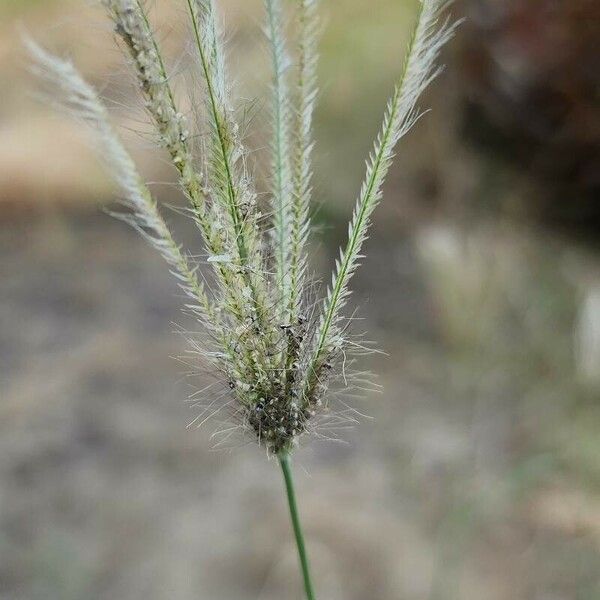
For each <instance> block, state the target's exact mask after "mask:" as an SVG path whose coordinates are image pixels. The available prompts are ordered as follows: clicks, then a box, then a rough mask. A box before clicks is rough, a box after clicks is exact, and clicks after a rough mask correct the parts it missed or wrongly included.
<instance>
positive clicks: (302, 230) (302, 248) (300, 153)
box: [289, 0, 319, 323]
mask: <svg viewBox="0 0 600 600" xmlns="http://www.w3.org/2000/svg"><path fill="white" fill-rule="evenodd" d="M298 23H299V43H298V56H297V61H298V65H297V87H296V103H295V115H294V131H293V139H292V144H293V146H292V164H293V168H292V233H291V242H290V252H291V257H290V304H289V312H290V322H291V323H295V322H297V320H298V316H299V315H300V306H301V301H302V290H303V284H304V280H305V279H304V278H305V276H306V269H307V264H306V263H307V256H306V244H307V241H308V236H309V233H310V221H309V214H310V203H311V197H312V149H313V140H312V127H313V113H314V108H315V103H316V99H317V61H318V53H317V37H318V35H319V18H318V11H317V0H300V6H299V8H298Z"/></svg>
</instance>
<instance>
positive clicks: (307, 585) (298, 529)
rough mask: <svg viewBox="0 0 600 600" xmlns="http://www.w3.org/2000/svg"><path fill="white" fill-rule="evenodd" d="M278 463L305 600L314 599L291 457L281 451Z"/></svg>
mask: <svg viewBox="0 0 600 600" xmlns="http://www.w3.org/2000/svg"><path fill="white" fill-rule="evenodd" d="M279 464H280V465H281V470H282V471H283V478H284V480H285V490H286V492H287V499H288V504H289V507H290V516H291V518H292V525H293V527H294V535H295V536H296V546H298V556H299V557H300V566H301V567H302V577H303V578H304V589H305V590H306V598H307V600H315V591H314V589H313V584H312V581H311V578H310V567H309V565H308V556H307V554H306V546H305V544H304V534H303V533H302V525H301V524H300V516H299V515H298V505H297V504H296V492H295V490H294V479H293V477H292V459H291V458H290V455H289V454H288V453H287V452H282V453H281V454H280V455H279Z"/></svg>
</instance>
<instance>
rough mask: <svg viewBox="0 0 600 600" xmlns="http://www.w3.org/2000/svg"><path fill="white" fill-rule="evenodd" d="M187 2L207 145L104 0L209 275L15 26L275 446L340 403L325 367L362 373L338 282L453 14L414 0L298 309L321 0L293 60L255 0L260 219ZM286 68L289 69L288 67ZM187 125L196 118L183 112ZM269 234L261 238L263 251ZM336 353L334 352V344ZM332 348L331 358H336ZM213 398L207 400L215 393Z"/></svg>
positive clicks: (194, 4)
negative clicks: (357, 179) (266, 157)
mask: <svg viewBox="0 0 600 600" xmlns="http://www.w3.org/2000/svg"><path fill="white" fill-rule="evenodd" d="M181 1H182V2H184V3H185V5H186V9H187V12H188V14H189V17H190V22H191V29H192V37H193V42H194V43H193V51H194V55H195V56H196V58H197V64H198V71H199V73H200V76H201V81H202V84H203V93H204V113H205V117H206V119H205V120H206V124H205V127H206V130H207V132H208V135H207V136H206V143H205V150H204V152H203V154H202V155H201V156H197V155H196V153H195V151H194V150H193V148H192V146H191V145H190V142H189V126H188V119H187V117H186V116H185V115H183V114H182V113H181V112H180V110H179V109H178V105H177V99H176V98H175V94H174V91H173V89H172V88H171V85H170V82H169V76H168V73H167V69H166V66H165V62H164V60H163V58H162V56H161V51H160V48H159V44H158V43H157V41H156V38H155V36H154V34H153V31H152V28H151V25H150V21H149V18H148V14H147V12H146V9H145V6H144V4H143V1H142V0H102V4H103V5H104V7H105V8H106V10H107V12H108V15H109V16H110V18H111V19H112V21H113V23H114V26H115V31H116V33H117V35H118V37H119V38H120V39H121V40H122V42H123V45H124V46H125V48H126V50H127V54H128V56H129V58H130V62H131V63H132V66H133V70H134V72H135V76H136V79H137V82H138V86H139V89H140V93H141V95H142V98H143V100H144V105H145V107H146V110H147V112H148V114H149V116H150V118H151V120H152V122H153V124H154V126H155V129H156V133H157V140H158V143H159V145H160V146H161V147H162V148H164V149H165V150H166V151H167V152H168V154H169V156H170V157H171V161H172V163H173V166H174V168H175V169H176V170H177V172H178V174H179V185H180V188H181V190H182V192H183V193H184V195H185V196H186V197H187V199H188V201H189V212H190V214H191V216H192V218H193V219H194V221H195V223H196V224H197V226H198V229H199V231H200V233H201V234H202V239H203V242H204V245H205V248H206V251H207V255H208V258H207V263H208V265H209V266H210V268H211V269H212V271H213V274H214V283H213V284H212V285H211V286H209V287H205V285H204V284H203V283H202V280H201V279H200V278H199V277H198V272H197V266H196V264H194V262H193V261H192V260H191V259H190V257H189V256H187V255H186V254H185V253H184V252H183V251H182V249H181V247H180V246H179V245H178V244H177V243H176V242H175V241H174V239H173V236H172V235H171V232H170V231H169V228H168V226H167V224H166V223H165V221H164V219H163V217H162V216H161V214H160V211H159V208H158V206H157V204H156V202H155V201H154V199H153V198H152V195H151V194H150V192H149V190H148V188H147V187H146V185H145V184H144V182H143V181H142V179H141V177H140V175H139V174H138V172H137V171H136V169H135V165H134V163H133V161H132V159H131V157H130V156H129V154H128V153H127V151H126V149H125V148H124V146H123V144H122V143H121V141H120V140H119V138H118V137H117V135H116V133H115V131H114V129H113V127H112V125H111V124H110V121H109V119H108V114H107V111H106V109H105V108H104V107H103V105H102V104H101V102H100V100H99V99H98V96H97V94H96V93H95V91H94V90H93V89H92V88H91V86H89V85H88V84H87V83H86V82H85V81H84V80H83V79H82V77H81V76H80V75H79V74H78V73H77V71H76V70H75V69H74V68H73V66H72V65H71V64H70V63H68V62H66V61H63V60H61V59H58V58H55V57H53V56H51V55H49V54H48V53H46V52H45V51H44V50H42V49H41V48H39V46H37V45H35V44H33V43H32V42H27V44H28V46H29V49H30V52H31V54H32V55H33V57H34V59H35V61H36V65H37V70H38V71H39V72H40V74H41V76H42V77H43V78H44V79H45V80H46V81H48V82H49V83H51V84H52V85H53V86H54V87H55V88H57V90H58V92H59V93H60V94H59V95H60V99H61V101H62V104H63V106H65V107H67V108H68V109H69V110H70V111H71V112H72V113H73V114H74V115H75V116H76V117H77V118H79V119H81V120H83V121H85V122H86V123H87V124H89V125H90V126H91V127H92V129H93V130H94V131H95V132H96V135H97V138H98V141H99V145H100V148H101V152H102V155H103V156H104V157H105V159H106V161H107V163H108V165H109V168H110V170H111V172H112V173H113V175H114V177H115V180H116V181H117V183H118V184H119V186H120V189H121V193H122V195H123V197H124V200H123V202H124V204H125V205H126V206H127V207H128V209H129V212H128V213H127V214H125V215H120V218H122V219H124V220H126V221H127V222H128V223H129V224H130V225H132V226H133V227H134V228H135V229H137V230H138V231H139V232H140V233H141V234H142V235H143V236H144V237H145V238H146V239H147V240H148V241H150V242H151V243H152V245H153V246H154V247H155V248H156V249H157V250H158V251H159V252H160V253H161V254H162V255H163V257H164V258H165V260H166V261H167V263H168V264H169V267H170V269H171V271H172V272H173V274H174V275H175V276H176V277H177V279H178V281H179V285H180V286H181V287H182V289H183V290H184V292H185V294H186V296H187V297H188V308H191V309H192V310H193V312H194V315H195V316H196V318H197V319H198V321H199V322H200V323H201V324H202V325H203V326H204V329H205V330H206V332H207V340H206V342H207V346H208V348H207V349H200V348H199V345H198V343H197V342H196V341H195V340H193V341H192V344H193V348H194V350H199V351H200V353H201V354H203V355H204V356H205V357H206V358H208V359H209V360H210V362H211V363H212V364H213V366H214V367H216V369H218V371H219V372H220V373H222V381H223V384H224V385H225V386H226V387H227V388H228V393H230V394H231V396H232V399H231V400H230V401H229V402H227V403H226V404H225V405H231V404H232V403H233V404H234V405H235V406H236V408H235V409H234V410H233V413H234V414H235V415H236V418H237V419H238V420H239V422H240V424H241V425H242V426H243V427H245V428H246V429H248V430H250V431H251V432H252V433H253V435H254V436H255V438H256V439H257V440H258V442H259V444H261V445H262V446H264V447H266V448H267V450H268V452H269V453H272V454H279V455H281V456H284V455H285V454H286V453H288V452H289V451H290V450H291V449H292V448H293V446H294V445H295V444H296V443H297V442H298V440H299V439H300V437H301V436H302V435H303V434H305V433H307V432H311V431H314V430H315V422H317V421H318V420H319V418H320V419H321V421H323V420H325V421H327V422H328V425H329V426H331V427H337V426H339V425H340V424H344V423H346V422H347V421H349V420H352V419H353V418H352V417H348V413H347V411H345V413H343V414H339V415H329V416H327V415H326V414H325V413H324V412H323V410H322V407H323V406H324V405H325V404H326V399H325V393H326V391H327V389H328V387H329V386H330V384H331V383H332V381H333V380H334V379H335V378H336V377H342V378H343V379H344V380H345V382H346V384H347V385H348V386H349V387H351V386H353V385H355V386H358V387H363V386H364V385H365V384H364V382H365V377H366V374H365V373H361V372H359V371H356V372H355V373H354V375H353V376H349V375H348V374H347V368H349V367H351V366H352V362H353V359H346V357H347V355H348V352H349V351H352V350H354V351H359V353H360V351H363V350H365V348H364V346H362V345H361V344H359V343H358V342H356V341H352V340H350V339H349V338H348V336H347V335H346V333H345V331H346V329H347V320H346V319H345V318H344V316H343V310H344V307H345V305H346V303H347V300H348V297H349V295H350V288H349V283H350V280H351V278H352V275H353V274H354V272H355V270H356V268H357V267H358V265H359V263H360V260H361V258H362V256H363V254H362V253H363V245H364V243H365V241H366V239H367V237H368V233H369V226H370V222H371V216H372V214H373V211H374V209H375V208H376V206H377V204H378V203H379V202H380V200H381V196H382V191H381V190H382V186H383V183H384V181H385V177H386V175H387V173H388V170H389V168H390V165H391V162H392V159H393V156H394V148H395V146H396V144H397V143H398V141H399V140H400V139H401V138H402V136H404V135H405V134H406V133H407V132H408V131H409V130H410V128H411V127H412V125H413V124H414V123H415V122H416V120H417V119H418V118H419V116H420V115H421V112H420V111H419V108H418V107H417V101H418V98H419V96H420V95H421V93H422V92H423V90H424V89H425V88H426V87H427V85H429V83H430V82H431V81H432V80H433V79H434V78H435V77H436V75H437V74H438V72H439V69H438V68H437V67H436V61H437V58H438V55H439V52H440V50H441V48H442V46H443V45H444V44H445V43H446V42H447V41H448V40H449V39H450V38H451V37H452V35H453V33H454V29H455V26H456V25H455V24H452V23H450V22H449V21H447V20H446V21H442V22H440V13H441V12H442V10H443V9H444V4H443V1H442V0H421V3H420V10H419V16H418V22H417V25H416V27H415V30H414V32H413V36H412V38H411V41H410V43H409V46H408V51H407V55H406V58H405V61H404V65H403V68H402V71H401V76H400V78H399V81H398V83H397V85H396V87H395V89H394V92H393V94H392V97H391V99H390V101H389V103H388V106H387V109H386V111H385V115H384V119H383V125H382V127H381V131H380V133H379V135H378V137H377V139H376V141H375V144H374V148H373V151H372V153H371V155H370V157H369V160H368V161H367V172H366V176H365V180H364V183H363V185H362V188H361V190H360V194H359V197H358V200H357V202H356V206H355V209H354V213H353V216H352V219H351V221H350V224H349V227H348V241H347V243H346V245H345V247H344V248H343V249H342V250H341V251H340V256H339V259H338V260H337V261H336V267H335V270H334V273H333V275H332V281H331V286H330V288H329V289H328V292H327V295H326V297H325V298H324V299H323V300H322V301H321V302H318V303H315V304H314V305H313V308H311V310H308V308H307V305H306V297H307V296H308V295H309V290H310V289H311V283H310V281H308V277H307V274H306V271H307V242H308V237H309V235H310V219H309V215H310V204H311V199H312V195H313V192H312V176H313V175H312V150H313V132H312V129H313V112H314V107H315V103H316V98H317V72H316V66H317V58H318V55H317V38H318V34H319V20H318V15H317V5H318V0H298V8H297V21H296V22H297V25H298V34H299V36H298V37H299V40H298V44H297V47H296V51H295V53H294V56H295V64H294V63H292V61H291V57H290V56H288V53H287V49H286V45H285V36H284V22H285V15H284V11H283V9H282V5H281V0H264V6H265V14H266V34H267V38H268V40H269V47H270V54H271V62H272V69H273V76H272V85H271V119H272V143H271V177H270V193H269V201H268V205H269V209H270V214H269V215H268V217H269V219H268V220H269V221H270V222H269V224H268V225H269V226H268V227H265V226H264V224H263V223H264V222H265V221H266V220H267V219H265V218H264V216H263V215H261V213H260V211H259V206H258V203H257V200H256V198H257V195H256V191H255V187H256V186H255V181H254V178H253V176H252V174H251V173H249V172H248V169H247V166H246V151H245V149H244V147H243V145H242V143H241V140H240V136H239V131H238V125H237V123H236V119H235V114H234V111H233V108H232V103H231V97H232V89H231V85H230V84H229V81H228V79H227V72H226V65H225V60H224V51H223V45H222V42H221V34H220V30H219V21H218V17H217V15H216V11H215V6H214V2H213V0H181ZM292 74H293V76H292ZM194 126H195V128H196V129H201V128H200V127H198V126H197V124H196V123H194ZM267 249H269V250H270V251H267ZM341 356H343V357H344V361H339V360H336V359H338V358H339V357H341ZM341 362H343V364H340V363H341ZM216 401H217V400H216V399H213V400H211V403H210V406H211V407H212V406H213V405H214V403H215V402H216Z"/></svg>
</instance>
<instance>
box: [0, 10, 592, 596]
mask: <svg viewBox="0 0 600 600" xmlns="http://www.w3.org/2000/svg"><path fill="white" fill-rule="evenodd" d="M324 4H325V6H324V14H325V16H326V27H325V30H324V34H323V40H322V53H323V60H322V65H321V71H320V76H321V81H322V102H321V104H320V107H319V110H318V114H317V129H318V136H317V138H318V139H317V141H318V148H317V158H318V168H317V176H316V180H315V182H316V192H317V194H316V196H317V204H318V207H317V208H318V210H317V211H316V215H315V219H316V222H317V223H318V225H319V234H318V236H317V237H316V239H315V243H314V249H313V254H314V269H315V270H316V273H317V274H318V275H319V276H321V275H325V274H326V273H327V270H328V269H329V268H330V267H331V257H332V256H333V252H334V251H335V249H336V247H337V246H338V245H339V244H340V243H341V242H342V241H343V238H344V230H345V223H346V220H347V218H348V217H349V215H350V212H351V208H352V204H353V201H354V198H355V195H356V192H357V189H358V186H359V184H360V180H361V177H362V173H363V160H364V157H365V155H366V152H367V151H368V149H369V147H370V144H371V140H372V138H373V136H374V135H375V133H376V131H377V128H378V124H379V121H380V118H381V114H382V111H383V107H384V104H385V100H386V97H387V95H388V93H389V91H390V89H391V86H392V84H393V81H394V77H395V75H396V74H397V72H398V69H399V65H400V63H401V57H402V52H403V49H404V47H405V44H406V41H407V35H408V31H409V29H410V25H411V23H412V20H413V18H414V15H415V9H416V3H415V0H375V1H372V2H366V1H364V0H337V1H336V2H335V3H331V2H327V3H325V2H324ZM152 5H153V19H154V22H155V23H156V24H157V25H158V29H159V31H160V34H161V38H164V40H165V45H166V47H167V48H168V49H169V53H170V56H171V59H172V63H173V64H177V65H179V66H180V69H179V71H181V72H182V73H183V72H184V71H185V66H186V59H185V45H186V39H187V38H186V33H185V27H184V26H183V25H182V16H183V14H182V3H180V2H175V1H174V0H153V2H152ZM221 5H222V7H223V12H224V14H225V17H226V19H227V23H228V38H229V49H230V59H231V60H230V62H231V69H232V71H233V72H234V73H235V76H236V81H237V86H238V87H237V89H238V95H239V98H240V99H241V102H240V106H244V105H245V106H246V107H247V108H249V111H248V114H252V115H255V116H254V117H253V118H252V119H249V131H250V133H249V134H248V143H249V144H251V145H253V146H254V147H256V148H261V147H263V146H264V140H265V135H264V119H263V117H262V116H261V115H262V114H263V111H262V108H264V105H265V82H266V78H267V57H266V52H265V48H264V44H262V43H261V41H260V20H261V11H260V2H258V1H256V0H244V1H242V0H223V1H222V2H221ZM453 10H454V13H455V14H457V15H459V16H465V17H467V20H466V22H465V24H464V25H463V26H462V27H461V29H460V32H459V34H458V36H457V38H456V40H455V41H454V42H453V43H452V44H451V45H450V47H449V48H448V49H447V52H446V53H445V62H446V64H447V69H446V72H445V73H444V75H443V77H442V78H441V79H440V80H439V81H438V82H437V83H436V85H435V86H434V88H433V89H432V90H431V91H430V92H429V93H428V95H427V98H426V99H425V102H426V104H427V105H428V106H431V107H432V108H433V112H432V113H430V114H429V115H428V116H427V117H426V118H425V119H423V120H422V121H421V122H420V123H419V124H418V125H417V127H415V129H414V130H413V132H412V133H411V134H410V136H409V137H408V138H407V139H405V140H404V142H403V143H402V145H401V148H400V149H399V152H398V160H397V162H396V164H395V167H394V169H393V171H392V173H391V176H390V178H389V181H388V184H387V186H386V199H385V202H384V204H383V205H382V206H381V208H380V209H379V211H378V213H377V215H376V218H375V224H374V228H373V236H372V238H371V240H370V241H369V243H368V257H367V258H366V259H365V261H364V266H363V268H362V270H361V271H360V273H359V275H358V276H357V277H356V279H355V280H354V289H355V295H354V299H355V301H356V303H357V304H358V305H359V306H360V315H361V316H362V317H364V322H361V323H360V324H359V325H358V326H359V327H360V328H364V329H366V330H368V331H369V333H370V337H371V338H372V339H374V340H376V342H377V344H378V346H379V348H381V349H382V350H383V351H385V352H386V353H387V355H379V354H377V355H374V356H373V357H371V358H369V359H367V360H366V363H368V366H369V367H370V368H372V369H373V370H375V371H376V372H377V373H379V375H380V378H379V382H380V383H381V384H382V385H383V392H382V393H381V394H378V395H370V396H368V397H366V398H365V399H363V400H360V401H353V402H354V405H355V406H356V407H357V408H358V409H359V410H360V411H361V412H365V413H366V414H368V415H369V416H370V417H371V418H370V419H365V420H364V422H362V423H361V424H360V426H358V427H356V428H355V429H353V430H350V431H347V432H344V433H343V440H344V442H345V443H340V442H338V443H335V442H314V443H311V444H306V445H305V447H304V448H303V449H302V450H301V451H300V452H299V453H298V455H297V466H298V469H297V473H298V487H299V494H300V498H301V509H302V513H303V517H304V520H305V523H306V527H307V531H308V537H309V540H310V551H311V554H312V562H313V565H314V571H315V576H316V580H317V587H318V589H319V592H320V596H319V597H320V598H323V599H328V600H338V599H339V600H341V599H344V600H367V599H374V598H377V599H378V600H475V599H477V600H480V599H482V598H484V599H485V600H595V599H597V598H600V493H599V492H600V405H599V402H598V401H599V399H600V253H599V250H600V248H599V243H598V242H599V238H598V231H599V227H600V199H599V195H598V187H599V182H600V164H599V156H600V109H599V105H598V90H599V84H600V75H599V70H598V53H597V40H598V37H599V35H600V5H599V4H598V3H597V2H596V1H595V0H571V1H570V2H560V1H555V0H463V1H459V2H457V3H456V4H455V7H454V9H453ZM22 28H25V29H26V30H28V31H29V32H30V33H31V34H32V35H34V36H35V37H36V38H37V39H38V40H40V41H42V42H43V43H44V44H46V45H47V46H48V47H50V48H52V49H53V50H56V51H59V52H62V53H65V54H69V55H71V56H72V57H73V60H74V61H75V62H76V64H77V65H78V66H79V67H80V68H81V69H82V70H83V72H84V73H85V74H86V75H87V76H88V77H89V78H90V79H91V80H92V81H93V82H94V83H95V84H96V85H97V86H98V87H99V88H101V89H102V91H103V94H104V95H105V96H106V98H107V99H108V101H109V103H110V104H111V106H112V110H113V113H114V118H115V119H116V120H117V122H119V123H120V124H121V125H122V126H123V131H124V133H125V135H126V137H127V139H128V142H129V144H130V147H131V148H132V149H133V151H134V153H135V155H136V157H137V159H138V160H139V162H140V164H141V165H142V170H143V172H144V174H145V176H146V177H147V178H148V180H149V181H152V182H156V185H155V186H154V190H155V192H156V194H157V196H159V197H160V198H161V200H164V201H165V202H168V203H174V204H177V203H178V202H181V199H180V198H179V197H178V196H177V194H176V193H175V191H174V188H173V187H172V186H170V185H168V183H169V182H172V181H173V173H172V172H171V171H170V169H169V168H168V165H167V163H166V161H165V160H164V157H161V156H160V155H157V153H155V152H154V151H152V149H151V145H150V144H149V143H148V138H147V136H145V135H143V134H142V135H140V133H139V132H140V131H142V132H143V131H147V130H146V129H144V126H143V125H141V124H140V122H139V117H140V113H139V110H138V106H139V105H138V101H137V99H136V96H135V90H134V89H133V86H132V85H131V83H130V79H129V78H128V75H127V68H126V66H125V65H124V64H123V62H122V60H121V57H120V54H119V52H118V51H117V50H116V49H115V47H114V43H113V42H114V40H113V39H112V36H111V34H110V27H109V25H108V24H107V22H106V21H105V19H104V17H103V14H102V12H101V10H100V9H99V8H98V7H94V6H92V5H91V4H90V3H87V2H84V1H81V0H0V81H1V82H2V85H1V86H0V248H1V249H0V598H1V599H2V600H38V599H39V600H41V599H43V600H83V599H86V600H87V599H90V598H94V599H98V600H104V599H106V600H108V599H110V600H134V599H141V598H144V600H159V599H160V600H163V599H165V598H169V599H170V600H191V599H194V600H199V599H209V598H219V599H220V600H249V599H257V600H271V599H276V598H277V599H281V598H290V599H291V598H301V595H300V587H299V581H298V575H297V566H296V556H295V549H294V546H293V543H292V538H291V533H290V528H289V524H288V516H287V508H286V505H285V503H284V497H283V490H282V484H281V481H280V476H279V473H278V472H277V469H276V465H275V464H274V463H273V462H267V461H266V460H265V456H264V454H263V453H262V452H261V451H259V450H258V449H256V448H255V447H254V446H253V445H247V446H242V445H240V446H239V447H234V448H231V449H228V450H222V449H221V450H218V449H217V450H216V449H214V448H213V442H212V441H211V437H210V434H211V429H210V427H205V428H201V429H198V430H197V429H194V428H186V425H187V423H189V422H190V421H191V420H192V419H193V417H194V416H195V413H194V411H193V409H191V408H190V407H189V405H187V404H186V399H187V398H188V396H189V394H190V393H193V391H194V390H195V389H197V388H198V387H200V386H201V385H202V378H201V377H200V378H194V379H191V380H190V379H189V378H186V377H185V376H184V374H183V372H184V370H185V368H184V367H183V366H182V364H181V363H180V362H178V361H177V360H175V359H174V358H172V357H177V356H181V355H182V354H184V353H185V342H184V340H183V339H182V338H181V336H179V335H177V333H175V331H176V330H177V329H178V327H180V326H183V327H193V324H190V323H189V322H186V320H185V317H184V316H182V315H181V313H180V312H179V306H180V304H181V299H180V298H179V297H178V294H177V290H176V286H175V285H174V283H173V281H172V280H171V278H170V277H169V275H168V273H167V269H166V268H165V266H164V265H163V264H162V262H161V260H160V258H159V257H158V256H156V255H155V254H154V252H153V251H152V250H151V249H150V248H149V247H147V246H146V245H145V243H144V242H143V241H142V240H141V239H140V238H139V237H138V236H137V235H136V234H135V233H134V232H132V231H131V230H129V229H128V228H127V227H126V226H125V225H124V224H122V223H120V222H117V221H115V220H113V219H112V218H111V217H109V216H108V215H107V214H106V212H105V210H106V208H110V206H111V204H112V203H113V202H114V190H113V189H112V187H111V185H110V183H109V180H108V178H107V176H106V173H104V172H103V170H102V167H101V165H100V164H99V162H98V161H97V160H96V158H95V156H94V153H93V151H92V150H91V148H90V144H89V139H88V138H87V137H86V133H85V132H84V131H82V130H80V129H79V128H78V127H77V126H76V125H74V124H73V123H69V122H68V121H66V120H64V119H61V117H60V116H57V115H56V114H55V113H53V112H52V111H51V110H50V109H49V107H48V106H47V103H44V102H39V101H38V100H37V99H36V97H35V91H36V86H35V83H34V81H33V80H32V78H31V76H30V75H29V74H28V72H27V60H26V57H25V55H24V53H23V51H22V48H21V44H20V41H19V31H20V29H22ZM176 85H177V87H178V88H179V89H180V90H183V88H184V77H183V75H182V76H178V77H177V78H176ZM252 156H253V160H254V162H255V163H256V169H257V172H258V173H262V172H264V164H265V163H264V161H265V157H264V151H261V150H257V151H256V152H255V153H254V154H253V155H252ZM158 182H160V183H158ZM170 219H171V221H172V222H173V223H174V227H175V228H176V229H177V231H178V233H179V236H180V238H181V239H183V240H185V241H186V242H187V243H188V244H189V245H190V246H191V247H197V245H198V240H197V239H196V237H195V232H194V231H193V229H192V228H191V227H190V226H189V224H188V223H186V222H185V220H182V219H181V218H179V217H178V216H177V214H176V213H173V214H172V215H171V216H170Z"/></svg>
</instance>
